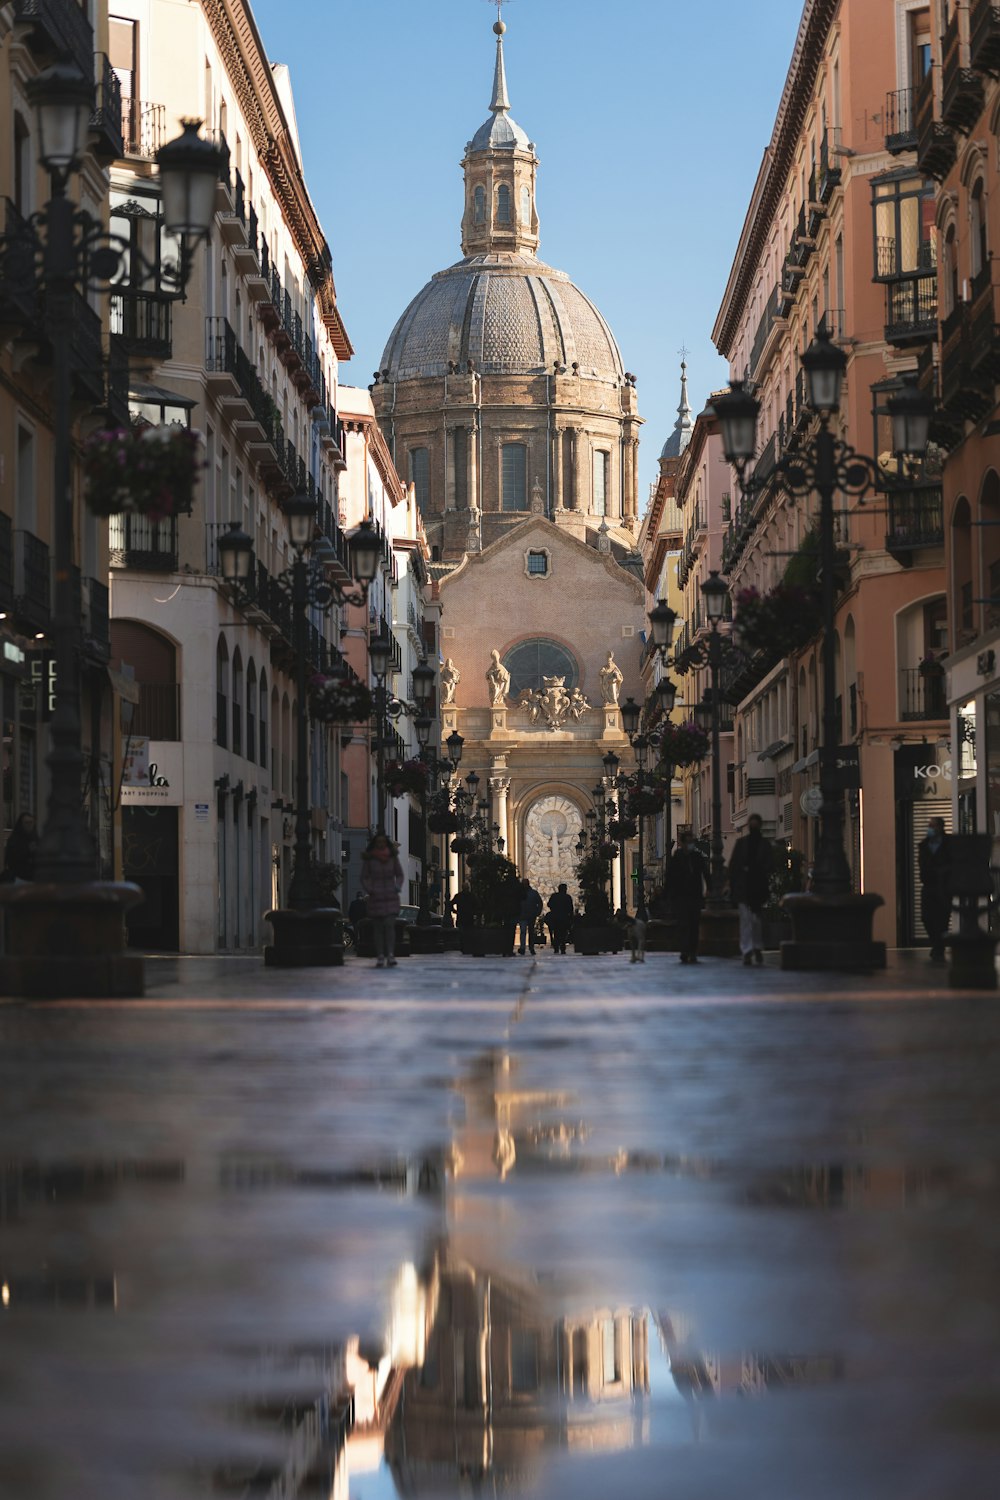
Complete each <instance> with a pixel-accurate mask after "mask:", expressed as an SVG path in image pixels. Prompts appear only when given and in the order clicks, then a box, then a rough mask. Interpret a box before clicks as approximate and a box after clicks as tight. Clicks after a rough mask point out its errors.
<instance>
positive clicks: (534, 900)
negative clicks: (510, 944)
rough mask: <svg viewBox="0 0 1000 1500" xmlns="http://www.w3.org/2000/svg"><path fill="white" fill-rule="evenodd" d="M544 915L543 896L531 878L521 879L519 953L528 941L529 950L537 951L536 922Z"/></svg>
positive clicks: (530, 951)
mask: <svg viewBox="0 0 1000 1500" xmlns="http://www.w3.org/2000/svg"><path fill="white" fill-rule="evenodd" d="M541 915H542V898H541V896H540V895H539V894H538V892H537V891H536V890H535V888H534V886H533V885H532V883H531V881H530V880H522V881H521V904H520V906H519V907H518V912H517V925H518V932H519V934H520V936H519V939H518V948H517V951H518V953H521V954H523V953H524V945H525V943H527V945H528V952H529V953H531V954H534V951H535V923H536V922H537V921H538V918H539V917H540V916H541Z"/></svg>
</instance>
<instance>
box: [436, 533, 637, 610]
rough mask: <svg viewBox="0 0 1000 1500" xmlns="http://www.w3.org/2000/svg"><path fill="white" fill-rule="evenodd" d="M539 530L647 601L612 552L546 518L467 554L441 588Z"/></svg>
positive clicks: (443, 580) (520, 543) (633, 576)
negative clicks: (588, 541) (602, 550)
mask: <svg viewBox="0 0 1000 1500" xmlns="http://www.w3.org/2000/svg"><path fill="white" fill-rule="evenodd" d="M535 531H540V532H542V534H543V535H544V537H545V539H546V540H547V541H551V540H553V539H555V538H558V539H559V541H560V542H562V543H563V544H564V545H565V546H567V547H569V548H570V549H571V550H575V551H576V552H578V553H581V554H583V553H585V554H586V556H587V557H588V558H589V559H590V560H591V562H593V563H598V564H600V566H601V567H603V568H604V571H605V572H606V573H607V574H608V575H609V577H611V578H613V579H614V580H615V582H616V583H625V584H627V585H628V587H629V589H630V590H631V592H632V593H633V594H635V596H636V597H637V598H638V599H639V601H640V602H642V600H643V599H644V591H643V586H642V584H641V583H640V582H639V580H638V578H636V576H635V574H634V573H630V572H629V571H628V569H627V568H623V567H622V566H621V564H620V563H619V562H618V561H617V560H616V559H615V557H614V556H613V555H612V553H610V552H598V551H597V550H596V549H595V548H593V547H590V546H588V545H587V543H586V542H581V541H580V539H579V537H575V536H573V535H572V534H571V533H570V532H568V531H564V530H563V529H562V527H561V526H557V525H556V524H555V522H554V521H550V520H549V519H548V518H547V517H546V516H526V517H525V519H524V521H522V522H521V524H520V525H519V526H512V527H511V529H510V530H509V531H508V532H507V533H506V535H505V536H502V537H498V538H497V540H496V541H495V542H491V543H490V545H489V546H488V547H486V548H484V549H483V551H482V552H467V553H466V554H465V556H464V557H463V558H462V561H461V562H460V563H459V564H458V566H457V567H456V568H455V569H454V570H453V571H452V572H451V573H449V574H447V576H446V577H444V578H442V579H441V580H440V583H441V587H442V589H444V588H447V587H448V586H449V584H451V583H454V582H456V581H457V580H458V579H459V578H460V577H461V576H462V574H463V573H464V572H465V571H466V569H467V568H479V567H483V566H484V565H485V564H487V563H489V562H491V561H492V560H493V559H494V558H495V557H497V556H498V555H499V554H500V553H501V552H505V551H507V550H508V549H509V548H511V547H523V546H525V544H526V543H527V542H528V539H529V537H530V536H531V534H532V532H535Z"/></svg>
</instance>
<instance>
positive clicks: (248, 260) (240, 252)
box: [233, 204, 260, 280]
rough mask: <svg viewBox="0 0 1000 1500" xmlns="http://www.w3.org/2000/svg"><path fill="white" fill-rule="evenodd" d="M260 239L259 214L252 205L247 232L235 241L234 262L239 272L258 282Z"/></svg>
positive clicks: (247, 218) (247, 221) (248, 210)
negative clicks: (258, 244)
mask: <svg viewBox="0 0 1000 1500" xmlns="http://www.w3.org/2000/svg"><path fill="white" fill-rule="evenodd" d="M259 238H260V231H259V229H258V226H257V213H256V210H255V209H254V207H253V204H250V205H249V206H248V208H247V217H246V232H245V234H243V236H242V237H241V238H239V239H236V240H234V241H233V260H234V261H235V262H236V267H237V270H239V271H242V273H243V275H244V276H249V277H253V278H256V279H257V280H259V278H260V260H259V258H258V250H257V242H258V240H259Z"/></svg>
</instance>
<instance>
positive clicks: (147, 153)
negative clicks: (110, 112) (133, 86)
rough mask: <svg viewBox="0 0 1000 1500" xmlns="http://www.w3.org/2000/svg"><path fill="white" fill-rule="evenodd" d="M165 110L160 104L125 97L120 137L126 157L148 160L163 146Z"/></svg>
mask: <svg viewBox="0 0 1000 1500" xmlns="http://www.w3.org/2000/svg"><path fill="white" fill-rule="evenodd" d="M165 119H166V110H165V109H164V107H163V105H162V104H146V103H144V101H143V100H142V99H133V98H132V97H131V96H129V95H125V97H124V98H123V99H122V136H123V137H124V141H125V155H126V156H140V157H142V158H144V159H145V160H147V161H148V160H150V159H151V158H152V157H154V156H155V155H156V153H157V151H159V149H160V147H161V146H162V145H163V136H164V128H165V126H164V122H165Z"/></svg>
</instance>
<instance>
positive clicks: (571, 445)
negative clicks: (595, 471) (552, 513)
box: [562, 427, 579, 510]
mask: <svg viewBox="0 0 1000 1500" xmlns="http://www.w3.org/2000/svg"><path fill="white" fill-rule="evenodd" d="M562 503H563V505H564V506H565V507H566V509H567V510H576V509H577V507H578V504H579V500H578V497H577V488H576V428H575V427H567V428H566V430H565V432H564V433H563V463H562Z"/></svg>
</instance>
